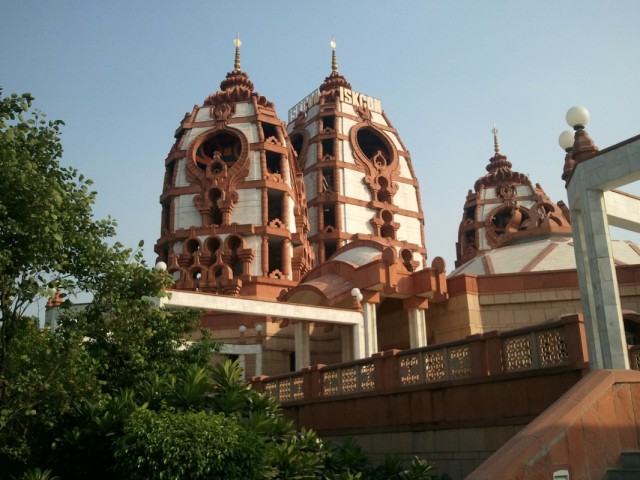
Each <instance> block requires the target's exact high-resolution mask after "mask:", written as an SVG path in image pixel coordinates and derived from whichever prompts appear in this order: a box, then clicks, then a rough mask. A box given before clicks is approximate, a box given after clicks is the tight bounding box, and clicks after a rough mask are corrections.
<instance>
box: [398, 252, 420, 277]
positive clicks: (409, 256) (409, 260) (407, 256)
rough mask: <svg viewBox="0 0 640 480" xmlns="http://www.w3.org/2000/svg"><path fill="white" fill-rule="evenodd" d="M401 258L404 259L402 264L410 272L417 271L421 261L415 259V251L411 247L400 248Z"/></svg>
mask: <svg viewBox="0 0 640 480" xmlns="http://www.w3.org/2000/svg"><path fill="white" fill-rule="evenodd" d="M400 258H401V259H402V265H404V268H406V269H407V271H408V272H415V270H416V268H418V265H420V262H418V261H416V260H414V259H413V251H412V250H410V249H409V248H402V249H400Z"/></svg>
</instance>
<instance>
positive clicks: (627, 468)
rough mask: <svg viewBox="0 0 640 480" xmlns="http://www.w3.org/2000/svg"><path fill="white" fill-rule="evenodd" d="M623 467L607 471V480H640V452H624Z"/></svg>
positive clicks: (622, 456) (622, 455)
mask: <svg viewBox="0 0 640 480" xmlns="http://www.w3.org/2000/svg"><path fill="white" fill-rule="evenodd" d="M621 458H622V467H616V468H609V469H607V477H606V480H638V479H640V451H628V452H622V454H621Z"/></svg>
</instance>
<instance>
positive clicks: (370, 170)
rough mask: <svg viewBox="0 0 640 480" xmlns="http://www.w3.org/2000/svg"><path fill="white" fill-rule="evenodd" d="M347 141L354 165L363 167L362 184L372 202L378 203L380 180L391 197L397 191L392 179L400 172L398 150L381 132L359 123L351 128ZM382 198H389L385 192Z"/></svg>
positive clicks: (371, 126)
mask: <svg viewBox="0 0 640 480" xmlns="http://www.w3.org/2000/svg"><path fill="white" fill-rule="evenodd" d="M349 141H350V143H351V145H352V146H353V153H354V158H355V161H356V164H357V165H359V166H361V167H363V169H364V172H365V177H364V182H365V184H366V185H367V186H368V187H369V189H370V191H371V195H372V198H373V200H376V201H378V192H379V191H380V190H381V185H380V181H379V179H380V178H383V179H384V180H383V182H384V183H386V191H387V192H390V193H391V195H390V197H391V198H389V200H391V199H392V196H393V193H395V192H396V191H397V190H398V185H397V183H396V182H395V181H394V178H395V177H396V176H397V175H398V172H399V170H400V162H399V155H398V150H397V148H396V147H395V145H394V144H393V142H392V141H391V140H390V139H389V137H387V135H386V134H385V133H384V132H383V131H382V130H379V129H377V128H376V127H374V126H373V125H369V124H367V123H359V124H357V125H355V126H354V127H353V128H351V130H350V132H349ZM383 196H389V195H388V194H387V193H386V192H385V193H384V194H383Z"/></svg>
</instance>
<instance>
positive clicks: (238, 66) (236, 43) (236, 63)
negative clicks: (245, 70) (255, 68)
mask: <svg viewBox="0 0 640 480" xmlns="http://www.w3.org/2000/svg"><path fill="white" fill-rule="evenodd" d="M233 44H234V45H235V46H236V61H235V63H234V64H233V69H234V70H236V71H239V70H240V45H242V42H241V41H240V36H239V35H238V32H236V38H235V39H234V40H233Z"/></svg>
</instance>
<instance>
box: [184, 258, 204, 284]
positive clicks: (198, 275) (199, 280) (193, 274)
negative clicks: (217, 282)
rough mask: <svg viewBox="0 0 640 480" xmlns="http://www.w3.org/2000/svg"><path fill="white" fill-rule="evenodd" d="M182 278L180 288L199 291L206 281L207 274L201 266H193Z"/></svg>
mask: <svg viewBox="0 0 640 480" xmlns="http://www.w3.org/2000/svg"><path fill="white" fill-rule="evenodd" d="M182 278H183V281H182V288H187V289H191V288H193V289H200V288H201V287H204V285H205V284H206V283H207V281H208V272H207V269H206V268H204V267H203V266H202V265H200V264H197V265H195V264H194V265H192V266H191V267H189V268H188V269H187V270H186V271H185V275H184V276H183V277H182Z"/></svg>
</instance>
